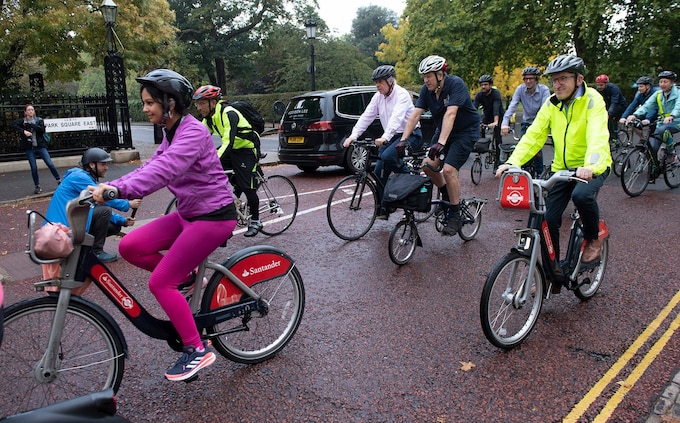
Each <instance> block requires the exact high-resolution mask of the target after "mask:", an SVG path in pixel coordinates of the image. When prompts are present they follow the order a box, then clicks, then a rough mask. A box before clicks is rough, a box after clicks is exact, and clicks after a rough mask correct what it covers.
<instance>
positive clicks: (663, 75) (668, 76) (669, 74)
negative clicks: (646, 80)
mask: <svg viewBox="0 0 680 423" xmlns="http://www.w3.org/2000/svg"><path fill="white" fill-rule="evenodd" d="M657 78H659V79H661V78H666V79H670V80H671V81H675V80H676V79H678V75H677V74H676V73H675V72H673V71H663V72H661V73H660V74H659V75H658V76H657Z"/></svg>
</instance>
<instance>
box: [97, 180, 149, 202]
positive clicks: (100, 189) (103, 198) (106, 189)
mask: <svg viewBox="0 0 680 423" xmlns="http://www.w3.org/2000/svg"><path fill="white" fill-rule="evenodd" d="M87 190H88V191H90V192H91V193H92V198H94V201H95V202H96V203H97V204H104V203H105V202H107V201H109V200H113V199H115V198H117V197H118V189H117V188H116V187H113V186H111V185H107V184H99V185H97V186H96V187H93V186H89V187H87ZM133 201H134V200H133ZM140 201H141V200H140Z"/></svg>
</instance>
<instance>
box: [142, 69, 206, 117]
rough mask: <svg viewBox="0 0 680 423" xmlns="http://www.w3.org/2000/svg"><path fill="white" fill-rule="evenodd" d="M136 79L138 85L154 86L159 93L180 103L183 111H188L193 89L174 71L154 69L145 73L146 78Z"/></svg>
mask: <svg viewBox="0 0 680 423" xmlns="http://www.w3.org/2000/svg"><path fill="white" fill-rule="evenodd" d="M136 79H137V82H139V83H140V84H149V85H151V86H154V87H156V88H157V89H158V90H159V91H161V92H163V93H165V94H167V95H168V96H170V97H173V98H174V99H175V100H176V101H181V102H182V106H183V108H184V110H188V109H189V107H190V106H191V98H192V96H193V94H194V87H193V86H192V85H191V83H190V82H189V81H188V80H187V79H186V78H185V77H183V76H182V75H180V74H178V73H177V72H175V71H171V70H169V69H156V70H152V71H151V72H149V73H147V74H146V76H142V77H139V78H136Z"/></svg>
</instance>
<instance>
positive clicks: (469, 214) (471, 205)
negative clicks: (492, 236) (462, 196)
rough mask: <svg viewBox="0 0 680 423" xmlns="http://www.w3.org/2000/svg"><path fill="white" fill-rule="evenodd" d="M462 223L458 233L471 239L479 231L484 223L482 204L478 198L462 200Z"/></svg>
mask: <svg viewBox="0 0 680 423" xmlns="http://www.w3.org/2000/svg"><path fill="white" fill-rule="evenodd" d="M460 218H461V225H460V230H459V231H458V235H459V236H460V237H461V239H463V240H465V241H470V240H471V239H473V238H474V237H475V236H477V232H479V228H480V226H481V225H482V205H481V204H480V203H479V201H477V200H474V199H473V200H462V201H461V204H460Z"/></svg>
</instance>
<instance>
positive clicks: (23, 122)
mask: <svg viewBox="0 0 680 423" xmlns="http://www.w3.org/2000/svg"><path fill="white" fill-rule="evenodd" d="M11 128H12V129H14V130H15V131H17V132H18V133H19V136H20V137H21V145H22V146H23V147H24V150H25V151H26V157H27V158H28V164H29V165H30V166H31V176H32V177H33V184H34V185H35V190H34V191H33V194H40V193H41V192H42V189H41V188H40V177H39V176H38V163H37V161H36V157H40V158H41V159H42V160H43V161H44V162H45V165H47V167H48V168H49V169H50V172H52V175H53V176H54V179H56V180H57V185H59V183H60V182H61V177H60V176H59V172H58V171H57V168H56V167H55V166H54V163H52V159H51V158H50V153H48V152H47V142H46V141H45V120H44V119H43V118H41V117H38V116H36V114H35V108H34V107H33V105H32V104H27V105H26V106H24V117H23V118H21V119H17V120H15V121H14V122H12V125H11Z"/></svg>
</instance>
